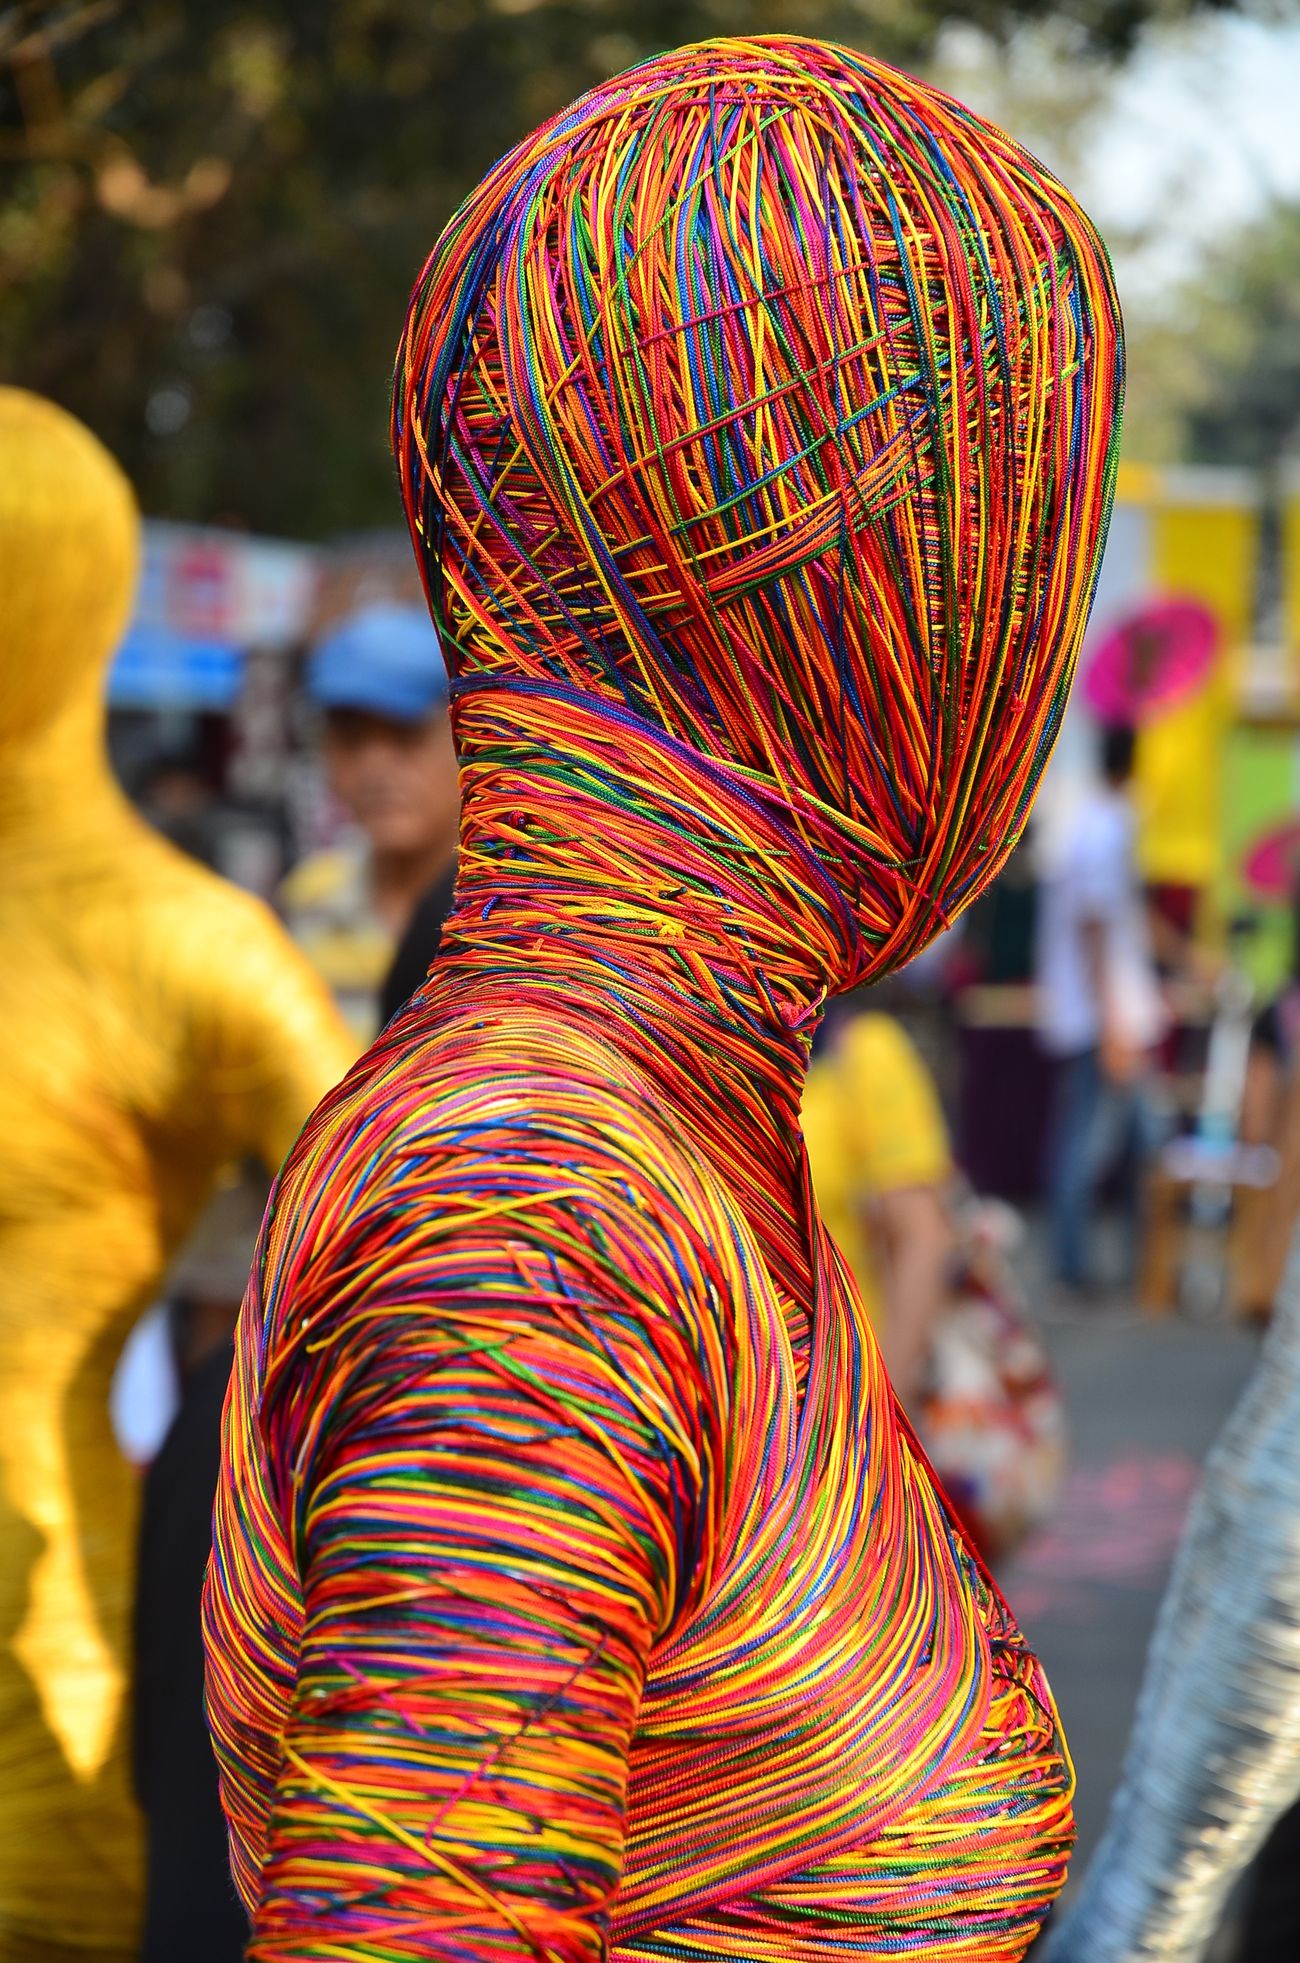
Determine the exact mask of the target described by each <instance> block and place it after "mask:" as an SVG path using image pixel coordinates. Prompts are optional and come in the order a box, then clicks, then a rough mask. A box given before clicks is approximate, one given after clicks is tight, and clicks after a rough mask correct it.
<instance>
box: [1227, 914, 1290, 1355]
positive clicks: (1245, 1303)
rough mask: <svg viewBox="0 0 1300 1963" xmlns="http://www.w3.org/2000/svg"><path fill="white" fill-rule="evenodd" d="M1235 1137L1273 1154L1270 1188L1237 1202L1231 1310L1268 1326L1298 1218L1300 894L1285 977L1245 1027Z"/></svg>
mask: <svg viewBox="0 0 1300 1963" xmlns="http://www.w3.org/2000/svg"><path fill="white" fill-rule="evenodd" d="M1240 1131H1241V1138H1242V1142H1243V1143H1244V1144H1246V1145H1271V1146H1273V1147H1274V1149H1275V1150H1276V1152H1277V1154H1278V1161H1279V1164H1278V1174H1277V1178H1276V1180H1275V1181H1274V1183H1273V1184H1272V1185H1271V1186H1268V1187H1264V1188H1263V1189H1262V1190H1259V1191H1255V1192H1250V1191H1245V1190H1243V1191H1242V1192H1239V1193H1238V1194H1237V1196H1236V1205H1237V1207H1238V1208H1239V1209H1245V1213H1246V1218H1245V1219H1244V1220H1243V1222H1242V1232H1241V1233H1240V1235H1239V1240H1240V1245H1241V1249H1242V1265H1241V1272H1240V1275H1239V1278H1238V1284H1237V1294H1238V1303H1239V1306H1240V1308H1241V1309H1242V1311H1243V1312H1244V1313H1245V1314H1247V1315H1251V1316H1254V1317H1256V1318H1257V1319H1259V1320H1267V1318H1268V1317H1269V1316H1270V1315H1271V1314H1272V1312H1273V1304H1274V1301H1275V1299H1276V1296H1277V1292H1278V1289H1279V1287H1280V1286H1281V1281H1282V1271H1283V1268H1284V1267H1285V1265H1286V1256H1287V1250H1288V1248H1289V1246H1290V1244H1291V1236H1292V1233H1293V1232H1294V1229H1295V1223H1296V1219H1297V1216H1300V887H1298V888H1297V890H1296V892H1295V894H1294V895H1293V898H1292V944H1291V971H1290V973H1289V975H1288V976H1287V978H1286V980H1285V981H1284V982H1283V984H1282V986H1281V988H1280V989H1279V990H1278V991H1277V993H1276V994H1275V995H1274V996H1273V998H1272V999H1271V1001H1269V1002H1266V1003H1265V1005H1264V1007H1263V1008H1262V1009H1261V1010H1260V1011H1259V1013H1258V1014H1257V1015H1256V1017H1255V1020H1254V1023H1253V1025H1252V1027H1251V1032H1250V1050H1249V1053H1248V1056H1247V1060H1246V1082H1245V1089H1244V1093H1243V1096H1242V1103H1241V1123H1240Z"/></svg>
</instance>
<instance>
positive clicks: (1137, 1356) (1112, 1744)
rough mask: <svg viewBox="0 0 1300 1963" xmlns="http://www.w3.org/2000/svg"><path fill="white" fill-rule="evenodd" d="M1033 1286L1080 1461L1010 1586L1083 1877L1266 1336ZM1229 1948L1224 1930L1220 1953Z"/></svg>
mask: <svg viewBox="0 0 1300 1963" xmlns="http://www.w3.org/2000/svg"><path fill="white" fill-rule="evenodd" d="M1028 1265H1029V1266H1030V1267H1031V1268H1032V1267H1033V1266H1034V1265H1036V1264H1035V1263H1033V1261H1032V1257H1029V1258H1028ZM1027 1279H1029V1280H1030V1296H1031V1300H1032V1299H1035V1298H1037V1300H1038V1302H1039V1304H1040V1308H1039V1314H1038V1317H1037V1319H1038V1320H1039V1321H1040V1324H1041V1326H1042V1331H1043V1335H1044V1337H1045V1340H1046V1342H1047V1345H1048V1348H1049V1350H1050V1352H1051V1355H1052V1359H1053V1363H1054V1366H1055V1369H1056V1372H1057V1375H1058V1379H1059V1382H1060V1384H1061V1388H1062V1391H1063V1393H1064V1396H1065V1400H1066V1405H1067V1409H1068V1412H1069V1420H1070V1432H1071V1455H1070V1469H1069V1472H1068V1475H1067V1478H1066V1482H1065V1485H1064V1488H1063V1492H1062V1497H1061V1501H1060V1504H1059V1506H1058V1508H1057V1510H1056V1513H1055V1515H1054V1517H1053V1519H1052V1520H1051V1522H1050V1523H1049V1524H1048V1525H1047V1526H1046V1527H1045V1528H1044V1529H1043V1530H1042V1531H1041V1532H1040V1533H1039V1534H1038V1535H1037V1536H1036V1537H1035V1538H1034V1539H1033V1540H1032V1541H1030V1542H1029V1543H1027V1544H1026V1546H1025V1547H1024V1548H1023V1549H1022V1550H1021V1551H1020V1552H1019V1553H1018V1555H1017V1556H1016V1558H1015V1559H1014V1561H1012V1562H1011V1563H1010V1564H1009V1565H1008V1567H1007V1568H1006V1570H1005V1572H1004V1573H1002V1574H1001V1575H1000V1576H999V1580H1000V1581H1001V1583H1002V1586H1003V1588H1004V1590H1005V1592H1006V1595H1007V1598H1008V1600H1009V1601H1010V1603H1011V1605H1012V1607H1013V1609H1014V1610H1015V1612H1016V1615H1017V1618H1018V1619H1019V1621H1020V1623H1021V1626H1022V1627H1023V1628H1024V1630H1025V1632H1026V1634H1027V1636H1028V1637H1029V1639H1030V1641H1031V1642H1032V1643H1033V1645H1034V1647H1035V1649H1036V1650H1037V1652H1038V1654H1039V1656H1040V1657H1041V1658H1042V1661H1043V1664H1044V1666H1045V1668H1046V1670H1047V1674H1048V1677H1049V1679H1050V1681H1051V1684H1052V1688H1053V1690H1054V1691H1055V1693H1056V1698H1057V1702H1058V1704H1059V1707H1060V1710H1061V1714H1062V1718H1063V1720H1064V1724H1065V1729H1066V1734H1067V1736H1068V1738H1069V1741H1070V1748H1071V1751H1072V1753H1073V1756H1074V1762H1075V1769H1076V1772H1077V1774H1078V1797H1077V1802H1076V1806H1077V1818H1078V1827H1079V1842H1078V1850H1077V1853H1076V1855H1075V1860H1074V1863H1073V1872H1074V1874H1075V1875H1076V1876H1081V1875H1082V1873H1083V1869H1084V1866H1085V1864H1086V1863H1087V1860H1088V1858H1089V1855H1090V1854H1091V1852H1092V1849H1093V1848H1094V1847H1095V1845H1096V1843H1097V1840H1098V1838H1099V1837H1100V1834H1101V1831H1102V1828H1103V1826H1104V1824H1105V1820H1106V1812H1107V1808H1108V1806H1109V1803H1110V1798H1111V1794H1112V1793H1113V1791H1114V1789H1115V1786H1116V1784H1117V1782H1118V1780H1119V1777H1120V1771H1121V1767H1122V1763H1123V1758H1124V1751H1125V1747H1126V1744H1127V1741H1128V1735H1129V1728H1130V1725H1131V1723H1132V1718H1133V1711H1134V1706H1135V1704H1136V1701H1137V1695H1138V1689H1139V1685H1140V1682H1141V1677H1142V1667H1143V1661H1144V1658H1145V1654H1146V1647H1147V1642H1148V1640H1149V1637H1150V1634H1151V1630H1152V1627H1153V1624H1154V1622H1155V1616H1156V1610H1157V1607H1158V1605H1159V1601H1160V1596H1161V1593H1162V1590H1163V1588H1164V1584H1165V1580H1166V1577H1167V1575H1168V1572H1169V1566H1170V1562H1171V1560H1172V1557H1173V1552H1174V1547H1175V1544H1176V1541H1177V1538H1178V1533H1179V1529H1180V1526H1181V1523H1182V1520H1183V1517H1184V1514H1185V1512H1186V1509H1187V1505H1188V1502H1189V1500H1190V1498H1191V1495H1192V1493H1193V1491H1194V1489H1195V1485H1196V1481H1197V1478H1198V1476H1199V1471H1200V1467H1201V1465H1202V1463H1203V1461H1204V1458H1205V1454H1206V1452H1207V1450H1208V1449H1209V1447H1210V1445H1211V1444H1212V1442H1213V1440H1214V1438H1215V1436H1216V1435H1217V1433H1218V1430H1219V1427H1220V1426H1221V1424H1222V1423H1223V1421H1224V1419H1225V1418H1226V1417H1227V1415H1228V1412H1229V1411H1230V1410H1231V1408H1232V1405H1233V1403H1234V1401H1235V1399H1236V1397H1237V1395H1238V1393H1239V1392H1240V1390H1241V1389H1242V1387H1243V1385H1244V1383H1245V1381H1246V1378H1247V1377H1248V1375H1249V1373H1250V1370H1251V1368H1252V1365H1253V1363H1254V1359H1255V1357H1256V1355H1257V1353H1258V1348H1259V1339H1258V1336H1257V1335H1255V1334H1253V1333H1252V1332H1250V1331H1249V1330H1247V1329H1245V1328H1243V1327H1242V1326H1241V1325H1240V1324H1236V1323H1230V1322H1225V1321H1222V1320H1216V1321H1209V1322H1205V1321H1192V1320H1187V1319H1185V1318H1183V1317H1179V1316H1174V1317H1170V1318H1167V1319H1161V1320H1153V1319H1151V1318H1148V1317H1144V1316H1142V1315H1140V1314H1139V1313H1138V1312H1137V1311H1136V1310H1135V1309H1134V1308H1133V1306H1132V1305H1131V1303H1129V1302H1127V1301H1126V1300H1125V1299H1124V1298H1123V1297H1122V1296H1118V1295H1117V1296H1112V1297H1110V1298H1109V1299H1107V1300H1105V1301H1103V1302H1101V1303H1097V1304H1094V1305H1087V1306H1081V1307H1071V1308H1069V1309H1062V1308H1061V1307H1059V1306H1054V1305H1053V1304H1052V1300H1051V1295H1050V1291H1048V1290H1046V1289H1043V1288H1041V1287H1040V1286H1038V1285H1037V1284H1036V1283H1035V1282H1034V1281H1033V1280H1032V1279H1031V1278H1028V1277H1027ZM1233 1953H1234V1945H1233V1943H1232V1939H1231V1931H1230V1928H1225V1931H1224V1932H1223V1934H1222V1937H1221V1941H1220V1944H1219V1945H1218V1946H1217V1947H1216V1956H1217V1957H1219V1958H1221V1959H1226V1958H1228V1957H1230V1956H1231V1955H1232V1954H1233Z"/></svg>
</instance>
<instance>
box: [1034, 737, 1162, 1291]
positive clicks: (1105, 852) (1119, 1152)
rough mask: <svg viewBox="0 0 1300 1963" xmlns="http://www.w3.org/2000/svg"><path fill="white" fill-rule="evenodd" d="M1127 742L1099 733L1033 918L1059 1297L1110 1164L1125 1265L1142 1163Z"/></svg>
mask: <svg viewBox="0 0 1300 1963" xmlns="http://www.w3.org/2000/svg"><path fill="white" fill-rule="evenodd" d="M1134 747H1135V743H1134V734H1133V731H1132V730H1131V729H1127V728H1119V727H1114V728H1107V729H1105V730H1104V731H1103V732H1102V745H1101V773H1102V781H1101V783H1100V784H1099V785H1098V787H1097V788H1096V790H1095V791H1094V792H1092V793H1091V794H1090V795H1089V797H1088V798H1087V799H1086V800H1085V802H1084V803H1083V804H1082V805H1081V806H1080V807H1079V810H1078V811H1077V813H1076V814H1075V820H1074V824H1073V826H1072V829H1071V832H1070V835H1069V838H1068V839H1067V841H1066V843H1065V845H1064V848H1063V850H1062V851H1061V853H1060V856H1059V858H1058V860H1057V863H1056V865H1055V867H1054V869H1053V871H1052V873H1051V874H1050V875H1049V876H1048V877H1047V878H1046V879H1045V881H1044V884H1043V891H1042V900H1041V905H1040V908H1039V921H1038V948H1037V981H1038V1004H1039V1007H1038V1018H1039V1036H1040V1040H1041V1041H1042V1043H1043V1046H1044V1048H1045V1049H1046V1050H1047V1051H1048V1052H1049V1054H1051V1055H1052V1056H1054V1057H1056V1058H1057V1059H1058V1060H1059V1079H1058V1087H1057V1098H1056V1108H1055V1112H1054V1116H1053V1123H1052V1135H1051V1140H1050V1145H1049V1151H1048V1209H1049V1222H1050V1230H1051V1243H1052V1260H1053V1265H1054V1268H1055V1272H1056V1275H1057V1278H1058V1280H1060V1281H1061V1282H1062V1283H1063V1284H1064V1285H1065V1286H1067V1287H1073V1288H1086V1287H1088V1286H1089V1285H1090V1283H1091V1282H1092V1281H1093V1279H1094V1277H1093V1275H1092V1272H1091V1268H1090V1264H1089V1260H1088V1236H1089V1226H1090V1223H1091V1219H1092V1211H1093V1203H1094V1199H1095V1196H1096V1191H1097V1187H1098V1184H1099V1182H1100V1180H1101V1178H1102V1176H1103V1174H1104V1173H1105V1172H1106V1170H1107V1169H1108V1167H1110V1166H1111V1165H1113V1164H1115V1163H1116V1161H1117V1160H1119V1159H1120V1158H1121V1157H1122V1158H1123V1159H1124V1161H1125V1163H1126V1164H1127V1166H1128V1167H1129V1169H1130V1175H1131V1176H1130V1179H1129V1181H1128V1186H1129V1191H1128V1193H1127V1195H1126V1198H1127V1201H1128V1212H1129V1216H1130V1223H1131V1227H1132V1252H1133V1254H1134V1255H1135V1254H1136V1228H1137V1217H1138V1201H1139V1186H1140V1170H1141V1163H1142V1160H1143V1158H1144V1156H1145V1154H1146V1152H1147V1151H1148V1150H1149V1149H1150V1145H1151V1143H1152V1139H1153V1132H1154V1116H1153V1111H1152V1105H1151V1100H1150V1092H1149V1085H1150V1076H1151V1060H1152V1054H1153V1051H1154V1049H1155V1046H1156V1044H1157V1043H1158V1042H1159V1040H1160V1038H1161V1036H1162V1034H1163V1033H1164V1012H1163V1008H1162V1004H1161V999H1160V990H1159V985H1158V982H1157V977H1156V968H1155V961H1154V959H1153V956H1152V951H1151V941H1150V935H1149V931H1148V926H1147V913H1146V904H1145V900H1144V897H1143V893H1142V888H1141V885H1140V883H1139V880H1138V876H1137V868H1136V863H1135V852H1134V834H1135V829H1136V814H1135V812H1134V809H1133V804H1132V801H1131V799H1130V797H1129V794H1128V785H1129V782H1130V780H1131V778H1132V774H1133V755H1134Z"/></svg>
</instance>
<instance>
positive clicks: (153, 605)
mask: <svg viewBox="0 0 1300 1963" xmlns="http://www.w3.org/2000/svg"><path fill="white" fill-rule="evenodd" d="M321 561H322V553H321V551H320V549H319V548H317V547H315V546H310V545H300V544H295V543H290V542H288V541H286V540H281V539H265V538H252V537H249V536H248V535H247V534H246V533H242V532H232V531H221V530H218V529H216V528H215V527H212V528H205V527H200V526H192V525H168V524H162V523H157V522H155V523H150V524H147V525H146V526H145V528H144V563H143V566H142V569H141V575H140V587H139V592H138V594H137V596H136V608H135V616H134V619H133V620H132V622H131V627H130V630H129V631H128V634H127V637H126V640H125V641H124V642H123V645H122V648H121V651H120V653H119V655H118V658H117V661H116V662H115V664H114V667H113V671H112V674H111V676H110V680H109V701H110V703H111V704H112V706H113V707H115V708H117V707H122V708H125V707H134V708H159V709H217V710H227V709H229V708H230V707H231V705H232V704H233V703H234V701H235V699H236V697H237V696H238V694H239V690H240V688H241V686H242V679H243V657H244V654H245V652H246V651H247V650H248V649H250V648H274V649H280V648H285V647H289V646H292V645H293V644H294V643H295V642H300V641H302V640H304V639H305V638H306V636H307V634H308V632H309V630H310V627H311V623H312V619H313V616H314V613H315V609H316V605H317V596H318V592H319V588H320V583H321Z"/></svg>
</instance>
